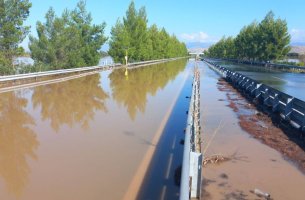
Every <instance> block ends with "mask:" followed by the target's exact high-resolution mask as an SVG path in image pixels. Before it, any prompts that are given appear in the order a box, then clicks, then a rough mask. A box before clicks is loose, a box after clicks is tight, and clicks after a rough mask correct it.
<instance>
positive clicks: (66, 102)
mask: <svg viewBox="0 0 305 200" xmlns="http://www.w3.org/2000/svg"><path fill="white" fill-rule="evenodd" d="M186 63H187V61H186V60H178V61H173V62H169V63H164V64H158V65H152V66H148V67H144V68H138V69H134V70H130V71H129V72H128V76H127V77H126V76H125V75H124V74H125V70H114V71H103V72H100V73H97V74H94V75H90V76H86V77H82V78H77V79H73V80H69V81H65V82H61V83H54V84H49V85H44V86H39V87H35V88H31V89H24V90H19V91H14V92H7V93H1V94H0V122H1V124H0V158H1V159H0V162H1V164H0V199H5V200H13V199H18V200H19V199H20V200H33V199H44V200H62V199H73V200H83V199H90V200H94V199H98V200H100V199H123V198H124V197H125V198H126V197H128V195H131V197H132V196H136V195H137V192H138V189H139V187H140V185H141V183H142V181H143V178H144V177H143V175H145V173H146V170H147V168H148V166H149V162H150V159H151V157H152V155H153V154H154V151H155V148H156V145H157V143H158V140H159V138H160V137H161V134H162V131H163V129H164V127H165V125H166V122H167V121H168V118H169V117H170V113H171V109H173V107H174V105H175V102H176V100H177V98H178V96H179V94H180V91H181V90H182V88H183V86H184V84H185V81H186V80H187V76H188V72H187V71H188V69H186ZM139 171H140V173H139ZM173 184H174V183H173ZM129 197H130V196H129Z"/></svg>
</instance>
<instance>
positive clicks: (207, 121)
mask: <svg viewBox="0 0 305 200" xmlns="http://www.w3.org/2000/svg"><path fill="white" fill-rule="evenodd" d="M201 66H202V67H201V84H200V85H201V112H202V113H203V115H202V119H201V120H202V126H203V128H202V129H203V140H204V143H203V149H205V148H206V147H207V145H208V144H209V146H208V149H207V151H206V154H205V156H209V155H215V154H221V155H224V156H229V157H233V159H231V160H230V161H226V162H223V163H219V164H209V165H207V166H206V167H204V168H203V190H202V197H203V198H204V199H216V200H219V199H260V198H259V197H257V196H256V195H255V194H253V192H252V191H253V190H254V189H259V190H261V191H264V192H267V193H269V194H270V195H271V198H272V199H283V200H285V199H294V200H303V199H305V190H304V187H305V176H304V174H303V173H301V172H300V171H299V170H298V168H297V167H296V166H295V165H294V164H293V163H292V162H291V161H289V160H287V159H285V158H284V157H283V156H282V155H281V154H280V153H279V152H278V151H276V150H274V149H272V148H270V147H268V146H266V145H264V144H263V143H261V142H260V141H258V140H256V139H254V138H253V137H252V136H251V135H249V134H248V133H247V132H245V131H243V130H242V129H241V128H240V125H239V121H238V117H237V114H236V113H235V112H234V111H233V109H232V108H230V107H229V106H228V104H229V101H228V99H227V96H226V92H225V91H220V90H218V88H217V82H218V79H219V76H218V75H217V74H216V73H215V72H214V71H212V70H211V69H209V68H208V67H207V66H206V64H201ZM219 126H220V127H221V128H220V129H219V131H217V133H216V134H215V130H216V129H217V128H218V127H219ZM211 139H212V140H211ZM210 141H211V142H210Z"/></svg>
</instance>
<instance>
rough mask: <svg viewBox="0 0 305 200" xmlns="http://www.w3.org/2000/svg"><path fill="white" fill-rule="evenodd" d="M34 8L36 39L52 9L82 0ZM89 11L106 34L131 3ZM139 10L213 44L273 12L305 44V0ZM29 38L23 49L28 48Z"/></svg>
mask: <svg viewBox="0 0 305 200" xmlns="http://www.w3.org/2000/svg"><path fill="white" fill-rule="evenodd" d="M30 1H31V2H32V4H33V5H32V8H31V10H30V16H29V18H28V20H27V21H26V24H27V25H30V26H31V34H32V35H34V36H36V22H37V21H38V20H39V21H43V22H44V15H45V13H46V12H47V10H48V9H49V7H50V6H52V7H53V8H54V9H55V11H56V13H57V15H60V14H61V13H62V11H63V10H64V9H65V8H68V9H73V8H74V7H75V6H76V4H77V2H78V0H30ZM86 2H87V10H88V11H90V12H91V14H92V17H93V22H94V23H95V24H99V23H102V22H106V24H107V26H106V32H105V33H106V35H107V36H109V35H110V30H111V27H112V26H113V25H114V24H115V22H116V20H117V19H118V18H122V17H123V16H124V15H125V12H126V9H127V7H128V5H129V3H130V0H87V1H86ZM135 4H136V7H137V8H140V7H141V6H145V7H146V12H147V16H148V20H149V22H148V23H149V24H153V23H156V24H157V25H158V26H159V27H165V28H166V30H167V31H168V32H169V33H171V34H175V35H176V36H177V37H178V38H179V39H180V40H182V41H184V42H205V43H211V42H215V41H217V40H218V39H220V38H221V37H222V36H223V35H226V36H235V35H236V34H238V32H239V31H240V29H241V28H242V27H243V26H245V25H248V24H249V23H251V22H253V21H254V20H257V21H260V20H262V19H263V18H264V16H265V15H266V13H267V12H268V11H270V10H272V11H273V12H274V13H275V16H276V17H280V18H281V19H285V20H286V21H287V24H288V29H289V32H290V34H291V36H292V42H303V43H305V12H304V11H305V10H304V9H305V0H135ZM27 43H28V39H26V40H25V41H24V42H23V44H22V46H24V47H25V48H26V49H27V47H26V46H27Z"/></svg>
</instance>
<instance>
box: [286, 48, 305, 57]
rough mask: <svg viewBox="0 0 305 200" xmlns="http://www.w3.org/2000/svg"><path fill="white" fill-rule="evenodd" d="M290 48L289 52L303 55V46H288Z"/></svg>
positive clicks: (304, 50)
mask: <svg viewBox="0 0 305 200" xmlns="http://www.w3.org/2000/svg"><path fill="white" fill-rule="evenodd" d="M290 47H291V50H290V51H289V53H297V54H299V55H304V54H305V46H290Z"/></svg>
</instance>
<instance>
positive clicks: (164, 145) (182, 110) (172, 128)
mask: <svg viewBox="0 0 305 200" xmlns="http://www.w3.org/2000/svg"><path fill="white" fill-rule="evenodd" d="M191 84H192V78H191V76H189V77H188V79H187V81H186V83H185V85H184V86H183V88H182V91H181V93H180V95H179V97H178V99H177V102H176V104H175V106H174V108H173V111H172V113H171V115H170V117H169V119H168V121H167V124H166V126H165V128H164V130H163V133H162V136H161V138H160V140H159V143H158V144H157V148H156V151H155V153H154V156H153V158H152V160H151V164H150V167H149V169H148V171H147V173H146V176H145V179H144V182H143V184H142V188H141V190H140V192H139V194H138V196H137V199H139V200H140V199H141V200H150V199H151V200H155V199H178V198H179V192H180V185H179V184H180V174H179V172H180V173H181V165H182V159H183V158H182V157H183V156H182V154H183V148H184V146H183V144H181V141H183V140H184V129H185V126H186V120H187V115H186V111H187V110H188V107H189V99H188V98H185V97H186V96H190V92H191V87H192V85H191Z"/></svg>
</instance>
